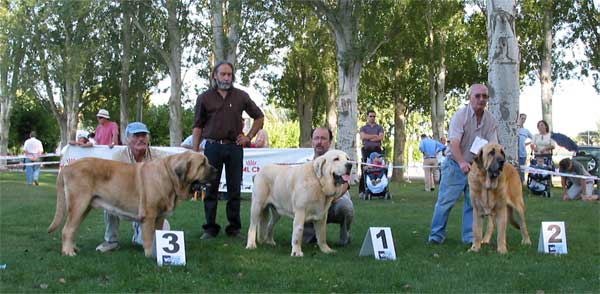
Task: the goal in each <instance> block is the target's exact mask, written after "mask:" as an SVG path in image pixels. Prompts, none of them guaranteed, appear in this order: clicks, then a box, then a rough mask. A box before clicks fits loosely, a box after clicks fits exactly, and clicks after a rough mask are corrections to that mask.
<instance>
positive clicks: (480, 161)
mask: <svg viewBox="0 0 600 294" xmlns="http://www.w3.org/2000/svg"><path fill="white" fill-rule="evenodd" d="M475 164H477V167H478V168H479V169H480V170H483V169H484V168H483V148H481V149H479V153H477V156H475Z"/></svg>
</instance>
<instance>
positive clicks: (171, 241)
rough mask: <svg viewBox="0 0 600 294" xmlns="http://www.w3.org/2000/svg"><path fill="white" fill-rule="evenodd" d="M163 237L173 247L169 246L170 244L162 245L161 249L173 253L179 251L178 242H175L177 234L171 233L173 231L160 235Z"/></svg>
mask: <svg viewBox="0 0 600 294" xmlns="http://www.w3.org/2000/svg"><path fill="white" fill-rule="evenodd" d="M162 237H163V238H164V239H169V245H172V246H173V248H171V246H169V247H163V250H164V251H165V252H166V253H175V252H177V251H179V244H177V240H178V238H177V235H175V234H173V233H165V234H164V235H163V236H162Z"/></svg>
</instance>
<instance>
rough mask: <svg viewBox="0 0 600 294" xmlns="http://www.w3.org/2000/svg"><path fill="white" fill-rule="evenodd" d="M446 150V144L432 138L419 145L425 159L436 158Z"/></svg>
mask: <svg viewBox="0 0 600 294" xmlns="http://www.w3.org/2000/svg"><path fill="white" fill-rule="evenodd" d="M444 149H446V146H445V145H444V144H442V143H440V142H438V141H436V140H434V139H430V138H425V139H422V140H421V143H419V150H420V151H421V152H423V153H424V155H425V158H435V156H436V154H437V153H438V152H440V151H442V150H444Z"/></svg>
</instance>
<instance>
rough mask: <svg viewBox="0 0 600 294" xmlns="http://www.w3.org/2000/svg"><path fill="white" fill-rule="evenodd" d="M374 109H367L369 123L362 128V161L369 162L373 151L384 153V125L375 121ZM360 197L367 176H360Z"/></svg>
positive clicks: (362, 195)
mask: <svg viewBox="0 0 600 294" xmlns="http://www.w3.org/2000/svg"><path fill="white" fill-rule="evenodd" d="M376 116H377V115H376V114H375V111H374V110H368V111H367V124H366V125H364V126H362V127H361V128H360V139H361V140H362V144H363V146H362V148H361V153H362V154H361V156H362V162H367V158H369V155H371V153H373V152H377V153H380V154H381V153H382V149H381V143H382V141H383V127H382V126H380V125H378V124H377V123H376V122H375V117H376ZM358 192H359V197H360V198H361V199H363V198H364V196H365V195H364V192H365V177H364V176H362V177H360V183H359V185H358Z"/></svg>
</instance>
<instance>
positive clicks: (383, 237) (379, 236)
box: [375, 230, 388, 249]
mask: <svg viewBox="0 0 600 294" xmlns="http://www.w3.org/2000/svg"><path fill="white" fill-rule="evenodd" d="M375 237H377V238H381V243H383V249H387V248H388V246H387V240H386V239H385V231H384V230H381V231H379V233H377V235H375Z"/></svg>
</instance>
